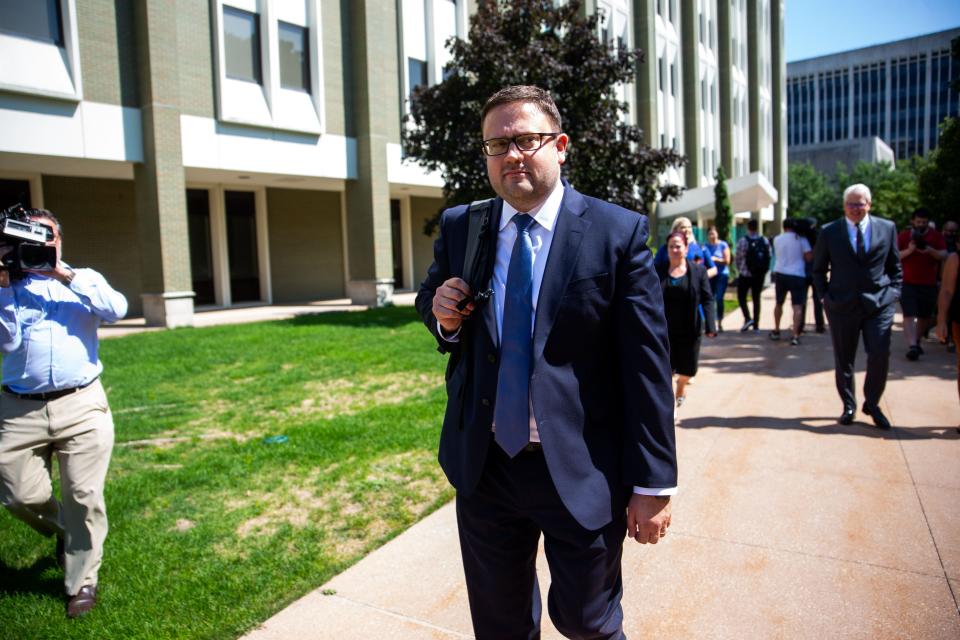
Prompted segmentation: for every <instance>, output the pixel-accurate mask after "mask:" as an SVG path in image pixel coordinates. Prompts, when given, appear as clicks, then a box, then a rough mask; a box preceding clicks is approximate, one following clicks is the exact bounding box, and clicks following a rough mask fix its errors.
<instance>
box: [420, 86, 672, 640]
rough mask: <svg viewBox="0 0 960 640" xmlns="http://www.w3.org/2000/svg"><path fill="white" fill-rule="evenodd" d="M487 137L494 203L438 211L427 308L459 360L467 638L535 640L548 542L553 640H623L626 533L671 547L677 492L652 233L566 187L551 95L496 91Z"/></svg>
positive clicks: (424, 291)
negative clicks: (557, 635)
mask: <svg viewBox="0 0 960 640" xmlns="http://www.w3.org/2000/svg"><path fill="white" fill-rule="evenodd" d="M480 122H481V128H482V131H483V144H482V151H483V153H484V155H485V156H486V165H487V175H488V177H489V180H490V185H491V186H492V187H493V190H494V192H495V193H496V194H497V196H498V197H497V198H495V199H493V200H492V201H486V202H481V203H474V204H473V205H470V206H466V205H462V206H458V207H454V208H452V209H447V210H446V211H444V212H443V215H442V216H441V221H440V236H439V238H438V239H437V241H436V243H435V244H434V262H433V264H432V265H431V266H430V269H429V271H428V272H427V278H426V279H425V280H424V282H423V284H421V285H420V291H419V292H418V294H417V303H416V304H417V310H418V311H419V312H420V315H421V317H422V318H423V321H424V322H425V323H426V325H427V328H428V329H429V330H430V331H431V333H433V334H434V336H435V338H436V340H437V344H438V346H439V350H440V351H441V352H443V353H449V354H450V362H449V363H448V366H447V409H446V414H445V416H444V420H443V431H442V433H441V435H440V455H439V458H440V464H441V466H442V467H443V470H444V472H445V473H446V475H447V478H448V479H449V480H450V482H451V483H452V484H453V486H454V487H456V489H457V498H456V509H457V524H458V529H459V533H460V549H461V553H462V558H463V569H464V575H465V578H466V584H467V594H468V598H469V601H470V613H471V617H472V620H473V627H474V632H475V635H476V637H477V638H478V639H479V640H488V639H489V640H502V639H503V638H535V637H539V635H540V614H541V602H540V590H539V587H538V585H537V575H536V558H537V547H538V541H539V539H540V536H541V534H542V535H543V540H544V548H545V551H546V556H547V559H548V562H549V565H550V574H551V584H550V592H549V598H548V610H549V614H550V618H551V619H552V620H553V623H554V625H555V626H556V628H557V629H558V630H559V631H560V632H561V633H563V634H564V635H565V636H567V637H570V638H611V639H614V638H623V637H624V635H623V609H622V607H621V604H620V602H621V598H622V596H623V579H622V575H621V564H620V559H621V555H622V551H623V541H624V534H627V535H629V536H630V537H631V538H634V539H635V540H636V541H637V542H640V543H648V542H649V543H656V542H658V541H659V540H660V539H661V538H662V537H663V536H665V535H666V533H667V528H668V527H669V526H670V511H671V506H670V496H671V495H672V494H673V493H675V492H676V485H677V459H676V446H675V440H674V427H673V419H672V418H673V394H672V393H671V376H670V367H669V362H670V357H669V353H668V349H669V344H668V342H667V325H666V321H665V320H664V315H663V297H662V295H661V292H660V287H659V286H658V281H657V275H656V271H655V270H654V268H653V260H652V255H651V253H650V250H649V248H648V247H647V238H648V227H647V218H646V217H645V216H642V215H639V214H637V213H635V212H632V211H627V210H625V209H622V208H620V207H618V206H616V205H613V204H610V203H608V202H604V201H602V200H598V199H596V198H591V197H589V196H585V195H581V194H580V193H578V192H577V191H575V190H574V189H573V188H572V187H571V186H569V185H565V184H564V182H563V181H562V180H561V179H560V168H561V166H562V165H563V163H564V162H565V160H566V152H567V145H568V144H569V142H570V139H569V137H568V136H567V134H565V133H563V129H562V125H561V120H560V113H559V111H558V110H557V107H556V105H555V104H554V102H553V99H552V98H551V96H550V94H549V93H547V92H546V91H544V90H543V89H540V88H538V87H532V86H514V87H507V88H505V89H503V90H501V91H499V92H497V93H496V94H494V95H493V96H491V98H490V99H489V100H488V101H487V103H486V105H485V106H484V108H483V111H482V114H481V119H480ZM478 152H479V150H478ZM484 220H486V222H487V224H484ZM488 229H489V230H488ZM491 291H492V295H488V294H489V292H491ZM480 294H484V295H480ZM484 300H486V301H487V302H486V304H484Z"/></svg>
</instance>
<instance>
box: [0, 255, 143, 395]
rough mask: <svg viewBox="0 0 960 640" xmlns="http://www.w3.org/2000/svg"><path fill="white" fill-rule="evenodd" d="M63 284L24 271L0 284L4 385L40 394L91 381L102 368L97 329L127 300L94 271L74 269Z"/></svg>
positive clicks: (114, 316) (123, 307) (119, 312)
mask: <svg viewBox="0 0 960 640" xmlns="http://www.w3.org/2000/svg"><path fill="white" fill-rule="evenodd" d="M74 273H75V275H74V278H73V281H72V282H71V283H70V284H69V286H68V285H65V284H63V283H61V282H60V281H59V280H56V279H54V278H48V277H46V276H40V275H36V274H28V275H27V276H26V277H25V278H23V279H22V280H19V281H16V282H13V283H11V285H10V286H9V287H0V350H2V351H3V384H4V385H6V386H8V387H10V388H11V389H13V390H14V391H16V392H17V393H44V392H48V391H58V390H61V389H71V388H74V387H80V386H83V385H86V384H89V383H91V382H93V380H94V379H96V377H97V376H99V375H100V373H101V372H102V371H103V364H101V362H100V357H99V355H98V340H97V328H98V327H99V326H100V323H101V322H116V321H117V320H119V319H120V318H122V317H123V316H125V315H126V313H127V299H126V298H125V297H124V296H123V294H121V293H119V292H117V291H115V290H114V289H113V288H111V287H110V285H109V284H107V281H106V280H105V279H104V277H103V276H102V275H100V274H99V273H97V272H96V271H94V270H93V269H77V270H75V271H74Z"/></svg>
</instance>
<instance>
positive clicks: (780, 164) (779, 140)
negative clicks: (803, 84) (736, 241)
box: [770, 0, 852, 232]
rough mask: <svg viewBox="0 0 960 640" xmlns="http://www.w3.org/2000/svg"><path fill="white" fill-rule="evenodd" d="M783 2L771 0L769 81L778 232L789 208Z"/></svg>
mask: <svg viewBox="0 0 960 640" xmlns="http://www.w3.org/2000/svg"><path fill="white" fill-rule="evenodd" d="M783 5H784V0H770V54H771V55H770V57H771V59H770V67H771V74H770V75H771V80H770V81H771V83H772V84H773V87H772V89H773V95H772V98H773V100H772V103H773V104H772V110H773V113H772V116H773V188H774V189H776V190H777V193H778V194H779V195H778V197H777V202H776V204H775V205H774V206H773V215H774V225H776V229H777V231H778V232H781V231H783V218H784V217H785V216H786V213H787V208H788V201H787V63H786V56H785V55H784V54H785V51H784V40H783V14H784V6H783ZM851 86H852V83H851ZM851 107H852V103H851ZM851 111H852V108H851Z"/></svg>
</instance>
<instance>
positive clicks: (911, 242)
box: [897, 207, 947, 360]
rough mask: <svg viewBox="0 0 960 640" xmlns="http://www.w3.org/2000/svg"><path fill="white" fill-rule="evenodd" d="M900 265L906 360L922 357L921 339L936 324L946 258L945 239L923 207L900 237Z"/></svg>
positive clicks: (898, 245) (915, 213)
mask: <svg viewBox="0 0 960 640" xmlns="http://www.w3.org/2000/svg"><path fill="white" fill-rule="evenodd" d="M897 248H898V249H899V250H900V262H901V263H903V293H902V295H901V298H900V306H901V307H902V309H903V337H904V338H906V340H907V359H908V360H917V359H918V358H919V357H920V356H921V355H922V354H923V348H922V347H921V346H920V336H922V335H924V333H926V331H927V329H929V328H930V326H931V325H932V323H933V309H934V306H935V305H936V302H937V273H938V272H939V270H940V263H941V262H943V260H945V259H946V257H947V251H946V244H945V243H944V240H943V236H942V235H940V233H939V232H938V231H937V230H936V229H932V228H931V227H930V212H929V211H927V210H926V209H924V208H923V207H921V208H919V209H917V210H916V211H914V212H913V215H912V216H911V217H910V228H909V229H904V230H903V231H901V232H900V234H899V235H898V236H897Z"/></svg>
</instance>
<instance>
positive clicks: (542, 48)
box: [404, 0, 686, 234]
mask: <svg viewBox="0 0 960 640" xmlns="http://www.w3.org/2000/svg"><path fill="white" fill-rule="evenodd" d="M601 19H604V18H603V17H602V16H598V15H591V16H587V17H584V16H583V15H582V12H581V2H580V0H570V1H569V2H565V3H557V6H554V2H553V0H480V2H479V3H478V7H477V12H476V13H475V14H474V15H473V16H472V17H471V18H470V29H469V39H468V40H460V39H456V38H454V39H451V40H449V41H448V42H447V46H448V47H449V48H450V51H451V54H452V59H451V61H450V64H449V65H448V66H447V68H446V70H445V71H446V79H445V80H444V81H443V82H441V83H439V84H436V85H434V86H431V87H420V88H418V89H416V90H415V91H414V92H413V96H412V99H411V104H410V120H409V122H408V123H407V125H408V126H407V127H406V130H405V136H404V149H405V151H406V153H407V155H408V156H409V157H410V158H412V159H414V160H417V161H419V162H420V164H421V165H423V166H425V167H426V168H427V169H430V170H433V171H440V172H441V174H442V175H443V179H444V187H443V193H444V199H445V200H446V203H447V205H451V204H456V203H463V202H470V201H472V200H477V199H480V198H486V197H489V196H491V195H493V194H492V193H491V190H490V185H489V183H488V181H487V176H486V165H485V162H484V160H483V155H482V154H481V152H480V143H481V132H480V122H479V114H480V110H481V108H482V107H483V104H484V103H485V102H486V100H487V98H488V97H490V96H491V95H492V94H493V93H495V92H496V91H498V90H499V89H502V88H503V87H506V86H510V85H516V84H532V85H537V86H540V87H543V88H544V89H546V90H548V91H549V92H550V93H551V94H552V95H553V98H554V100H555V101H556V103H557V108H558V109H559V110H560V115H561V118H562V119H563V128H564V131H565V132H566V133H568V134H569V135H570V139H571V145H570V147H569V148H568V153H567V162H566V164H564V170H563V174H564V176H565V177H566V178H567V179H568V180H569V181H570V183H571V184H573V185H574V186H575V187H576V188H577V189H578V190H579V191H582V192H584V193H588V194H590V195H593V196H596V197H599V198H604V199H606V200H609V201H611V202H615V203H617V204H619V205H621V206H624V207H626V208H628V209H633V210H636V211H640V212H641V213H649V211H650V209H651V208H652V207H653V204H654V202H656V201H657V200H658V199H661V200H669V199H672V198H675V197H677V196H678V195H679V194H680V192H681V188H680V187H679V186H677V185H672V184H664V183H662V182H661V176H662V175H664V173H665V172H666V170H667V168H669V167H671V166H680V165H682V164H683V163H684V162H685V161H686V160H685V158H684V157H683V156H681V155H680V154H678V153H676V152H675V151H673V150H671V149H652V148H650V147H649V146H647V145H646V144H644V142H643V136H642V132H641V131H640V129H639V127H636V126H633V125H629V124H625V123H624V121H623V119H622V114H623V113H624V112H625V109H626V105H625V104H624V103H623V102H620V101H619V100H618V99H617V93H616V88H617V86H618V85H619V84H621V83H626V82H630V81H632V80H633V79H634V75H635V71H636V67H637V65H638V64H642V63H643V55H642V53H641V52H640V51H639V50H638V49H627V48H625V47H620V46H617V45H613V44H608V43H605V42H602V41H601V40H600V38H599V37H598V28H597V27H598V20H601ZM438 217H439V212H438ZM438 217H437V218H435V219H434V220H432V221H430V222H428V223H427V228H426V229H425V230H424V231H425V232H426V233H427V234H430V233H432V232H433V229H434V228H435V226H436V223H437V220H438Z"/></svg>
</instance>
